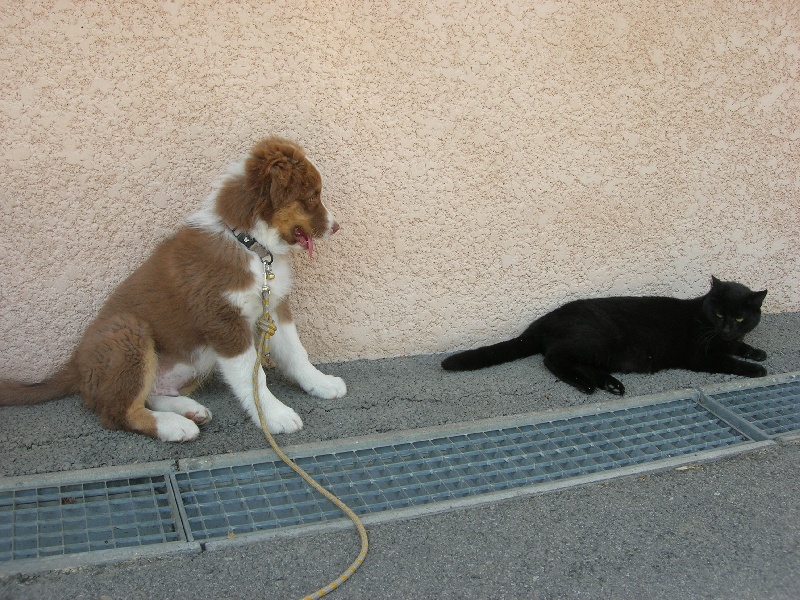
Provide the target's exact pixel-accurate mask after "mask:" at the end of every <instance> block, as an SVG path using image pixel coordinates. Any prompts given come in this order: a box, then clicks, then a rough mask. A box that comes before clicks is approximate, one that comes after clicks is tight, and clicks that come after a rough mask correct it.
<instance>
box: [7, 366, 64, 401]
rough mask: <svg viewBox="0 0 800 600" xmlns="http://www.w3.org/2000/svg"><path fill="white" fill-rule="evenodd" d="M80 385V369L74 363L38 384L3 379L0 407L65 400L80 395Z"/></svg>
mask: <svg viewBox="0 0 800 600" xmlns="http://www.w3.org/2000/svg"><path fill="white" fill-rule="evenodd" d="M78 383H79V374H78V369H77V367H76V365H75V364H74V363H73V362H72V361H70V362H68V363H67V364H66V365H64V366H63V367H61V369H59V370H58V371H56V372H55V373H53V374H52V375H51V376H50V377H48V378H47V379H45V380H44V381H40V382H38V383H25V382H24V381H15V380H12V379H3V380H0V406H11V405H20V404H41V403H42V402H47V401H49V400H55V399H56V398H63V397H64V396H69V395H71V394H76V393H78V391H79V385H78Z"/></svg>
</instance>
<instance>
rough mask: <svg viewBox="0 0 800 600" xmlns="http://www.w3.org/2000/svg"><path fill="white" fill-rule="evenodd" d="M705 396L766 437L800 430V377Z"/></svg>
mask: <svg viewBox="0 0 800 600" xmlns="http://www.w3.org/2000/svg"><path fill="white" fill-rule="evenodd" d="M706 395H707V396H708V398H710V399H711V400H712V401H714V402H717V403H719V404H720V405H721V406H722V407H723V408H725V409H727V410H729V411H731V412H732V413H733V414H734V415H736V416H738V417H740V418H742V419H744V420H745V421H747V422H748V423H750V424H752V425H753V426H754V427H756V428H757V429H759V430H760V431H762V432H764V434H766V435H767V436H776V435H780V434H783V433H789V432H793V431H797V430H800V379H793V380H789V381H784V382H779V383H774V384H772V385H761V386H758V387H755V388H746V389H733V390H727V391H718V392H713V393H707V394H706Z"/></svg>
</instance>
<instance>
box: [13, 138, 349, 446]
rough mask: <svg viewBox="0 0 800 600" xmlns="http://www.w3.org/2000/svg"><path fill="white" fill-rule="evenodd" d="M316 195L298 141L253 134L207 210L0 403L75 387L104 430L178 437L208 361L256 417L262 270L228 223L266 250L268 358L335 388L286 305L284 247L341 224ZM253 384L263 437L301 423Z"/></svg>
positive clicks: (203, 412) (310, 381) (326, 390)
mask: <svg viewBox="0 0 800 600" xmlns="http://www.w3.org/2000/svg"><path fill="white" fill-rule="evenodd" d="M321 192H322V182H321V179H320V175H319V172H318V171H317V169H316V168H315V167H314V165H313V164H312V163H311V162H310V161H309V160H308V159H307V158H306V157H305V155H304V153H303V151H302V149H301V148H300V147H299V146H298V145H297V144H296V143H294V142H292V141H289V140H286V139H282V138H278V137H271V138H267V139H265V140H262V141H260V142H259V143H257V144H256V145H255V146H254V147H253V148H252V150H251V151H250V152H249V153H248V154H247V155H246V156H245V157H244V158H243V159H242V160H241V161H240V162H238V163H236V164H234V165H233V166H231V168H230V169H229V170H228V172H227V174H226V175H225V176H224V177H223V178H222V180H221V182H220V183H219V185H218V186H217V188H216V189H215V191H214V192H213V193H212V194H211V195H210V196H209V197H208V199H207V201H206V205H205V207H204V208H203V209H202V210H200V211H199V212H197V213H195V214H193V215H191V216H189V217H188V219H187V220H186V222H185V224H184V226H183V227H181V228H180V229H179V230H178V231H177V233H175V234H174V235H173V236H172V237H170V238H168V239H167V240H165V241H164V242H162V243H161V244H160V245H159V246H158V247H157V248H156V250H155V251H154V252H153V254H152V255H151V256H150V257H149V258H148V259H147V260H146V261H145V262H144V264H142V265H141V266H140V267H139V268H138V269H137V270H136V271H134V272H133V273H132V274H131V275H130V277H128V278H127V279H126V280H125V281H123V282H122V283H121V284H120V285H119V287H117V289H116V290H115V291H114V292H113V293H112V294H111V296H110V297H109V298H108V300H107V301H106V303H105V305H104V306H103V308H102V309H101V310H100V313H99V314H98V316H97V318H96V319H95V320H94V322H92V323H91V324H90V325H89V327H88V328H87V329H86V332H85V333H84V335H83V338H82V340H81V341H80V343H79V344H78V347H77V348H76V350H75V352H74V354H73V355H72V357H71V359H70V360H69V362H67V363H66V364H65V365H64V366H63V367H62V368H61V369H60V370H58V371H57V372H56V373H55V374H53V375H52V376H50V377H49V378H48V379H45V380H44V381H42V382H40V383H31V384H27V383H23V382H19V381H10V380H5V381H0V405H3V404H6V405H8V404H35V403H39V402H45V401H47V400H53V399H55V398H59V397H62V396H66V395H70V394H75V393H80V394H81V395H82V396H83V398H84V401H85V403H86V405H87V406H88V407H89V408H90V409H92V410H94V411H95V412H97V414H98V415H99V416H100V420H101V422H102V424H103V426H104V427H107V428H109V429H126V430H129V431H136V432H138V433H143V434H145V435H149V436H152V437H156V438H158V439H160V440H164V441H170V442H183V441H187V440H193V439H195V438H196V437H197V436H198V435H199V434H200V430H199V428H198V425H202V424H204V423H207V422H208V421H210V420H211V412H210V411H209V410H208V409H207V408H205V407H204V406H202V405H201V404H198V403H197V402H195V401H194V400H192V399H191V398H189V397H187V396H186V395H185V394H187V393H189V391H190V390H191V389H193V387H194V386H195V385H196V383H197V382H199V381H200V380H201V379H202V378H203V377H204V376H205V375H207V374H208V373H209V372H211V371H212V370H213V369H214V368H215V367H216V368H218V369H219V372H220V373H221V375H222V377H223V378H224V379H225V381H226V382H227V383H228V385H230V387H231V388H232V390H233V392H234V394H235V395H236V397H237V398H238V399H239V402H240V403H241V404H242V406H243V407H244V409H245V410H246V411H247V413H248V414H249V415H250V416H251V418H252V419H253V420H254V421H255V422H256V423H257V424H258V423H259V420H258V413H257V411H256V406H255V401H256V400H255V399H254V398H253V383H252V381H253V367H254V364H255V361H256V360H257V357H256V350H255V346H254V325H255V322H256V320H257V319H258V318H259V317H260V316H261V313H262V302H261V288H262V284H263V282H264V267H263V265H262V262H261V259H260V258H259V256H258V255H257V254H256V253H255V252H253V251H251V250H250V249H248V248H247V247H245V245H243V244H242V243H240V241H239V240H238V239H237V238H236V237H235V236H234V233H233V230H236V231H237V233H238V232H240V231H241V232H246V233H247V234H249V236H251V237H252V238H255V240H257V242H258V243H259V244H260V245H261V246H263V247H264V248H266V249H268V250H269V252H270V253H271V254H272V256H273V258H274V259H273V262H272V271H273V272H274V274H275V278H274V279H273V280H271V281H270V282H269V287H270V290H271V293H270V313H271V316H272V318H273V319H274V321H275V323H276V325H277V331H276V332H275V334H274V336H273V337H272V338H271V339H270V341H269V345H270V350H271V358H272V361H273V362H274V363H275V365H276V366H277V367H278V368H279V369H280V370H281V371H283V372H284V373H285V374H286V376H287V377H289V378H290V379H291V380H293V381H295V382H296V383H297V384H298V385H299V386H300V387H302V388H303V389H304V390H305V391H307V392H308V393H310V394H313V395H315V396H319V397H321V398H329V399H330V398H339V397H341V396H344V395H345V394H346V393H347V387H346V386H345V384H344V382H343V381H342V380H341V379H340V378H339V377H333V376H330V375H325V374H323V373H321V372H320V371H318V370H317V369H316V368H315V367H314V366H313V365H312V364H311V363H310V362H309V360H308V354H307V352H306V350H305V349H304V348H303V345H302V344H301V343H300V340H299V338H298V337H297V330H296V329H295V326H294V324H293V323H292V315H291V311H290V310H289V305H288V303H287V302H286V298H287V295H288V293H289V290H290V288H291V285H292V273H291V268H290V263H289V256H288V254H289V251H290V250H293V249H298V250H306V251H307V252H308V253H309V255H310V254H311V252H312V250H313V246H314V241H313V240H314V239H315V238H326V237H328V236H329V235H331V234H333V233H335V232H336V231H337V230H338V229H339V225H338V224H337V223H336V221H335V220H334V218H333V216H332V215H331V213H330V212H329V211H328V210H327V209H326V208H325V206H324V205H323V203H322V200H321V197H320V195H321ZM258 388H259V390H258V391H259V401H260V402H261V407H262V410H263V412H264V415H265V416H266V421H267V426H268V427H269V430H270V431H271V432H272V433H290V432H293V431H297V430H299V429H301V428H302V426H303V422H302V420H301V419H300V417H299V416H298V415H297V413H296V412H295V411H294V410H292V409H291V408H289V407H288V406H286V405H285V404H283V403H282V402H281V401H280V400H278V399H277V398H276V397H275V396H273V395H272V393H271V392H270V391H269V389H267V384H266V377H265V374H264V370H263V369H261V370H260V372H259V375H258Z"/></svg>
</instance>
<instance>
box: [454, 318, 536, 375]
mask: <svg viewBox="0 0 800 600" xmlns="http://www.w3.org/2000/svg"><path fill="white" fill-rule="evenodd" d="M532 329H533V327H531V328H530V329H529V330H528V331H526V332H525V333H523V334H522V335H520V336H519V337H515V338H514V339H511V340H506V341H505V342H499V343H497V344H492V345H490V346H483V347H481V348H474V349H472V350H465V351H464V352H457V353H456V354H453V355H452V356H448V357H447V358H445V359H444V360H443V361H442V368H443V369H445V370H447V371H474V370H475V369H483V368H485V367H493V366H494V365H499V364H502V363H507V362H511V361H512V360H517V359H519V358H525V357H528V356H533V355H534V354H539V353H540V352H541V351H542V346H541V342H540V341H539V340H538V336H537V335H534V332H533V331H532Z"/></svg>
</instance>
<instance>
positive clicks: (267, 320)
mask: <svg viewBox="0 0 800 600" xmlns="http://www.w3.org/2000/svg"><path fill="white" fill-rule="evenodd" d="M262 264H263V265H264V287H263V288H262V289H261V306H262V313H261V317H259V319H258V322H257V325H258V329H259V331H260V336H259V341H258V344H257V345H256V362H255V365H254V366H253V398H254V399H255V403H256V410H257V411H258V420H259V421H260V423H261V429H262V430H263V431H264V435H265V436H266V437H267V441H268V442H269V445H270V446H272V449H273V450H274V451H275V454H277V455H278V457H279V458H280V459H281V460H282V461H283V462H285V463H286V464H287V465H288V466H289V467H290V468H291V469H292V470H293V471H294V472H295V473H297V474H298V475H300V477H302V478H303V479H304V480H305V481H306V482H307V483H308V484H309V485H310V486H311V487H313V488H314V489H315V490H317V491H318V492H319V493H320V494H322V495H323V496H325V498H327V499H328V500H330V501H331V502H332V503H333V504H334V505H335V506H336V507H337V508H339V509H340V510H341V511H342V512H343V513H344V514H346V515H347V516H348V517H349V518H350V520H351V521H352V522H353V523H354V524H355V526H356V529H358V534H359V536H361V552H360V553H359V554H358V556H357V557H356V559H355V560H354V561H353V562H352V563H351V564H350V566H349V567H347V569H345V571H344V572H343V573H342V574H341V575H339V577H338V578H337V579H335V580H334V581H331V582H330V583H329V584H328V585H326V586H325V587H324V588H322V589H319V590H317V591H316V592H314V593H313V594H311V595H309V596H306V597H305V598H304V599H303V600H317V598H322V597H323V596H325V595H327V594H328V593H330V592H332V591H333V590H335V589H336V588H338V587H339V586H340V585H342V584H343V583H344V582H345V581H347V580H348V579H350V576H351V575H352V574H353V573H355V572H356V569H358V567H360V566H361V564H362V563H363V562H364V559H365V558H366V557H367V550H368V548H369V539H368V538H367V530H366V529H365V528H364V524H363V523H362V522H361V519H359V518H358V515H356V513H354V512H353V510H352V509H351V508H350V507H349V506H347V505H346V504H345V503H344V502H342V501H341V500H340V499H339V498H337V497H336V496H335V495H333V494H332V493H331V492H329V491H328V490H326V489H325V488H324V487H322V485H320V484H319V483H317V482H316V481H315V480H314V479H313V478H312V477H311V475H309V474H308V473H306V472H305V471H304V470H303V469H302V468H301V467H299V466H298V465H297V464H296V463H295V462H294V461H293V460H292V459H291V458H289V457H288V456H287V455H286V454H285V453H284V452H283V450H281V449H280V447H279V446H278V444H277V442H276V441H275V438H273V437H272V434H271V433H270V432H269V429H268V428H267V422H266V420H265V419H264V414H263V411H262V410H261V403H260V402H259V394H258V372H259V369H260V368H261V361H262V360H264V359H266V358H267V357H268V356H269V344H268V341H269V338H270V337H272V335H273V334H274V333H275V330H276V327H275V322H274V321H273V320H272V317H271V316H270V314H269V291H270V290H269V286H268V285H267V281H268V280H270V279H273V278H274V277H275V275H274V274H273V273H272V270H271V269H270V266H269V263H267V261H266V260H264V259H262Z"/></svg>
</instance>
